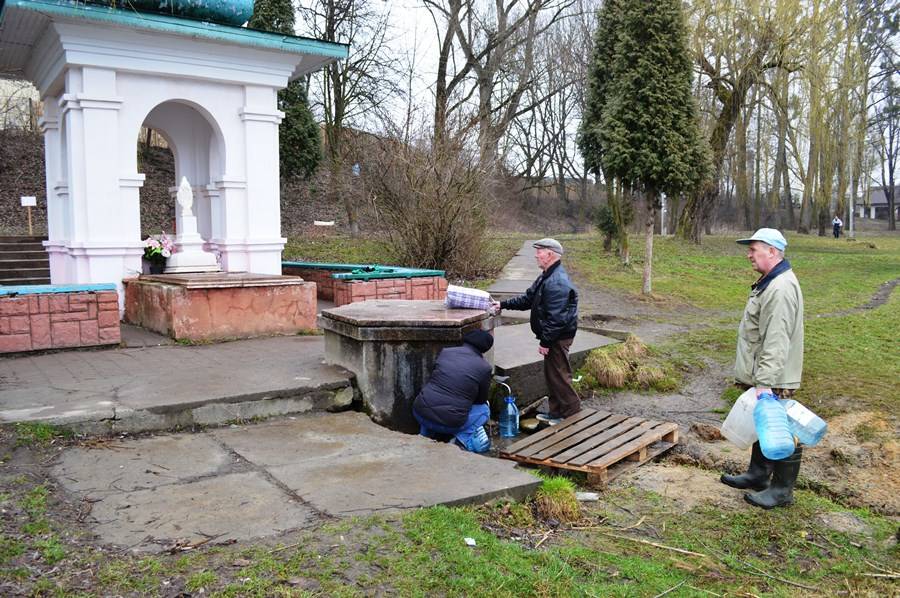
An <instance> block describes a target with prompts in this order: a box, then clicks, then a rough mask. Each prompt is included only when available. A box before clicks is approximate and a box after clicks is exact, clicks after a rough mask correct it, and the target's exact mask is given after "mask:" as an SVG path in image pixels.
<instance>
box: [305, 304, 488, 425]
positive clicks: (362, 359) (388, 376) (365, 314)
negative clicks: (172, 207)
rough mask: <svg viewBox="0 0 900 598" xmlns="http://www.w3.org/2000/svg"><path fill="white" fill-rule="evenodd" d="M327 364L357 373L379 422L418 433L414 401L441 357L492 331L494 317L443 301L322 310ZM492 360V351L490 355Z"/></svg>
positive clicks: (359, 384)
mask: <svg viewBox="0 0 900 598" xmlns="http://www.w3.org/2000/svg"><path fill="white" fill-rule="evenodd" d="M319 328H322V329H323V330H324V331H325V361H326V362H327V363H329V364H333V365H339V366H342V367H345V368H347V369H348V370H350V371H351V372H353V373H354V374H356V381H357V385H358V387H359V390H360V393H361V394H362V398H363V402H364V403H365V407H366V410H367V411H368V412H369V413H370V415H371V416H372V419H374V420H375V421H376V422H378V423H379V424H382V425H385V426H388V427H390V428H393V429H395V430H400V431H402V432H409V433H415V432H418V431H419V424H418V423H417V422H416V420H415V418H414V417H413V415H412V403H413V401H414V400H415V398H416V395H418V393H419V391H420V390H421V389H422V386H424V384H425V382H427V381H428V378H429V377H430V376H431V370H432V369H434V362H435V361H436V360H437V356H438V353H440V352H441V349H443V348H444V347H449V346H455V345H460V344H462V338H463V335H465V334H466V333H467V332H471V331H473V330H487V331H493V329H494V317H493V316H491V315H490V314H489V313H487V312H484V311H480V310H476V309H449V308H448V307H447V306H446V304H445V303H444V302H443V301H404V300H378V299H376V300H372V301H364V302H360V303H350V304H348V305H344V306H342V307H336V308H333V309H326V310H322V314H321V316H320V317H319ZM485 359H487V360H488V361H492V359H493V353H491V352H489V353H487V354H486V355H485Z"/></svg>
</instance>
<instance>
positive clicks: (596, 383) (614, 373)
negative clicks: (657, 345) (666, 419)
mask: <svg viewBox="0 0 900 598" xmlns="http://www.w3.org/2000/svg"><path fill="white" fill-rule="evenodd" d="M579 377H581V379H580V380H579V382H578V389H579V390H584V389H598V388H600V389H616V388H632V389H636V390H653V391H657V392H671V391H673V390H675V389H676V388H678V385H679V383H680V378H681V376H680V375H679V373H678V370H677V368H676V365H675V362H674V360H668V359H666V357H665V356H664V355H663V354H661V353H660V352H658V351H656V350H654V349H652V348H650V347H648V346H647V345H645V344H644V343H643V342H641V340H640V339H638V338H637V337H636V336H634V335H630V336H629V337H628V338H627V339H626V340H625V342H624V343H620V344H616V345H609V346H606V347H601V348H599V349H594V350H593V351H591V352H590V353H589V354H588V356H587V358H586V359H585V361H584V365H582V367H581V369H580V370H579V371H578V373H577V375H576V379H578V378H579Z"/></svg>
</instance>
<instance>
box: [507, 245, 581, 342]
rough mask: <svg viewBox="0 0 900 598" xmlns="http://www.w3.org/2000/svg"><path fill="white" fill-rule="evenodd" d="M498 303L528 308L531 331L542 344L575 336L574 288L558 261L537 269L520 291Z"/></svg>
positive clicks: (521, 308) (576, 296) (576, 300)
mask: <svg viewBox="0 0 900 598" xmlns="http://www.w3.org/2000/svg"><path fill="white" fill-rule="evenodd" d="M500 307H501V309H517V310H525V309H530V310H531V331H532V332H534V335H535V336H536V337H537V338H538V340H540V341H541V346H542V347H549V346H550V345H552V344H553V343H555V342H556V341H558V340H563V339H567V338H575V332H576V331H577V330H578V291H577V290H575V287H574V286H573V285H572V281H571V280H569V275H568V274H567V273H566V269H565V268H563V267H562V263H560V262H556V263H555V264H553V265H552V266H550V267H549V268H548V269H547V271H546V272H543V273H541V275H540V276H538V278H537V280H535V281H534V283H533V284H532V285H531V287H530V288H529V289H528V290H527V291H525V294H524V295H519V296H518V297H513V298H512V299H507V300H505V301H501V302H500Z"/></svg>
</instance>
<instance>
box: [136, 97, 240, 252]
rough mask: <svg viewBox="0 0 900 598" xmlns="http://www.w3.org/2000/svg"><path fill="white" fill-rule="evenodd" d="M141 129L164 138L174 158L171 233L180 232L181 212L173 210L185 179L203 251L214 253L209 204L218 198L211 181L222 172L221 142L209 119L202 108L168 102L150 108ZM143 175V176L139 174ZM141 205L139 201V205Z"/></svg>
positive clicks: (217, 128) (210, 118)
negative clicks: (189, 186)
mask: <svg viewBox="0 0 900 598" xmlns="http://www.w3.org/2000/svg"><path fill="white" fill-rule="evenodd" d="M143 127H147V128H149V129H152V130H153V131H155V132H156V133H158V134H159V135H160V136H162V138H163V139H165V141H166V144H167V145H168V147H169V150H171V152H172V156H173V159H174V171H175V172H174V179H173V180H171V181H170V187H169V199H170V201H169V202H168V205H169V206H170V209H171V214H172V215H173V217H174V220H175V222H174V230H169V231H167V232H171V233H174V232H176V231H177V230H181V221H180V220H181V211H180V210H177V209H175V194H176V191H177V188H178V183H179V181H181V178H182V177H186V178H187V180H188V182H189V183H190V184H191V187H192V189H193V191H194V204H193V213H194V216H195V217H196V218H197V229H198V232H199V233H200V236H201V237H202V238H203V240H204V250H206V251H212V252H216V250H217V247H216V246H215V243H214V242H212V241H213V239H214V233H215V232H216V231H217V230H219V227H216V226H214V224H213V217H214V211H215V212H216V215H217V216H218V215H219V214H218V212H219V211H218V210H214V206H213V202H214V199H215V198H217V197H218V191H217V188H216V185H215V181H217V180H220V179H221V174H222V171H223V169H224V163H225V161H224V153H225V152H224V143H223V140H222V134H221V131H220V129H219V127H218V126H216V124H215V121H214V120H213V118H212V117H211V116H210V115H209V114H208V113H206V111H204V110H203V109H202V108H200V107H199V106H196V105H194V104H192V103H190V102H187V101H184V100H169V101H165V102H162V103H161V104H158V105H157V106H156V107H154V108H153V109H152V110H151V111H150V112H149V114H147V117H146V118H145V119H144V122H143ZM142 174H143V173H142ZM142 203H143V202H142Z"/></svg>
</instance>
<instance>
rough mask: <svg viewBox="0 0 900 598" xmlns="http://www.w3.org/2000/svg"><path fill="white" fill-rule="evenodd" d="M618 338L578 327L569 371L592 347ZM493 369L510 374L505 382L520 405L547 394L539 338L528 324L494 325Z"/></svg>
mask: <svg viewBox="0 0 900 598" xmlns="http://www.w3.org/2000/svg"><path fill="white" fill-rule="evenodd" d="M522 313H524V314H527V313H528V312H522ZM505 315H506V312H504V316H505ZM618 342H621V341H619V340H617V339H614V338H610V337H607V336H603V335H600V334H596V333H593V332H588V331H586V330H579V331H578V333H577V334H576V335H575V340H574V342H573V343H572V347H571V349H570V350H569V362H570V363H571V364H572V371H573V372H574V371H575V370H576V369H578V368H579V367H581V364H583V363H584V360H585V358H586V357H587V354H588V353H590V352H591V351H592V350H594V349H597V348H598V347H603V346H606V345H611V344H614V343H618ZM494 371H495V372H496V373H497V374H499V375H501V376H509V377H510V379H509V382H507V384H509V386H510V387H511V388H512V390H513V394H514V395H516V397H517V398H518V399H519V406H520V407H521V406H525V405H529V404H531V403H533V402H535V401H537V400H538V399H540V398H541V397H543V396H545V395H546V394H547V384H546V383H545V382H544V358H543V357H542V356H541V354H540V353H538V341H537V339H536V338H534V333H532V332H531V326H530V325H529V324H511V325H506V326H500V327H499V328H495V329H494Z"/></svg>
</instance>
